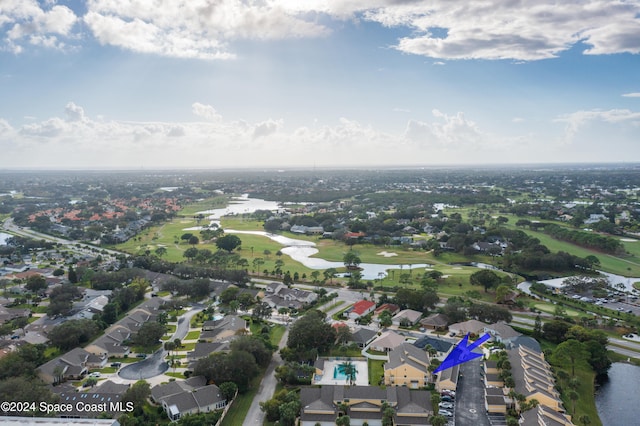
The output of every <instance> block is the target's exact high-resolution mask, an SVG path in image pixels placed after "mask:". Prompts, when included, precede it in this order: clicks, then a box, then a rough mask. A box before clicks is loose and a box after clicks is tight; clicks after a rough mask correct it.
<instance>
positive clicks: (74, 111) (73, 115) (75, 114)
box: [65, 102, 85, 121]
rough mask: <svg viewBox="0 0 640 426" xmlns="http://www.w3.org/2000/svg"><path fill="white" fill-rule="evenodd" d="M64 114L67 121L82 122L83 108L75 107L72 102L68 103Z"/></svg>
mask: <svg viewBox="0 0 640 426" xmlns="http://www.w3.org/2000/svg"><path fill="white" fill-rule="evenodd" d="M65 113H66V114H67V119H68V120H69V121H84V120H85V116H84V108H82V107H81V106H78V105H76V104H75V103H73V102H69V103H68V104H67V106H66V107H65Z"/></svg>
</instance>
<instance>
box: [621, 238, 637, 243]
mask: <svg viewBox="0 0 640 426" xmlns="http://www.w3.org/2000/svg"><path fill="white" fill-rule="evenodd" d="M620 241H624V242H625V243H635V242H636V241H638V240H634V239H633V238H620Z"/></svg>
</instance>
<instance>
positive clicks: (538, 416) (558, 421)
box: [520, 405, 574, 426]
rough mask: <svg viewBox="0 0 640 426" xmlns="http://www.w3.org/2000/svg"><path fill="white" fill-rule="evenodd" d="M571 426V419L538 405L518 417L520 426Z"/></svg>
mask: <svg viewBox="0 0 640 426" xmlns="http://www.w3.org/2000/svg"><path fill="white" fill-rule="evenodd" d="M549 425H553V426H573V425H574V423H573V422H572V421H571V417H570V416H568V415H566V414H564V413H559V412H557V411H554V410H551V409H549V408H548V407H545V406H544V405H538V406H537V407H534V408H532V409H531V410H529V411H525V412H524V413H522V415H521V416H520V426H549Z"/></svg>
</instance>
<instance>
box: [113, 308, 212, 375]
mask: <svg viewBox="0 0 640 426" xmlns="http://www.w3.org/2000/svg"><path fill="white" fill-rule="evenodd" d="M200 310H202V308H201V307H197V308H192V309H190V310H189V311H187V312H185V313H184V314H183V315H181V316H180V318H178V326H177V327H176V332H175V333H174V334H173V336H172V337H171V340H174V339H180V340H182V339H184V337H185V336H186V335H187V333H188V332H189V324H190V323H191V318H192V317H193V316H194V315H195V314H197V313H198V312H199V311H200ZM166 355H167V351H166V350H164V347H162V348H160V349H158V350H157V351H155V352H154V353H153V355H151V356H150V357H148V358H146V359H144V360H142V361H139V362H135V363H133V364H129V365H126V366H124V367H122V368H121V369H120V371H118V376H120V377H122V378H123V379H128V380H140V379H150V378H151V377H156V376H159V375H160V374H163V373H164V372H165V371H167V370H168V369H169V364H168V363H167V361H165V357H166Z"/></svg>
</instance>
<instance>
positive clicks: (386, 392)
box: [300, 385, 433, 426]
mask: <svg viewBox="0 0 640 426" xmlns="http://www.w3.org/2000/svg"><path fill="white" fill-rule="evenodd" d="M300 402H301V405H302V409H301V415H300V425H301V426H314V425H316V424H318V423H319V424H321V425H322V426H325V425H327V426H328V425H335V421H336V418H337V417H338V416H339V415H340V413H339V405H340V404H342V403H345V404H347V406H348V409H347V413H346V415H348V416H349V417H350V419H351V424H353V425H356V424H358V425H361V424H363V423H364V422H365V421H366V422H367V423H368V424H370V425H376V424H377V425H379V424H381V420H382V406H383V404H385V403H386V404H388V405H389V406H391V407H392V408H394V410H395V417H394V425H406V426H413V425H425V424H428V419H429V416H431V415H432V414H433V409H432V407H431V400H430V398H429V392H428V391H425V390H412V389H408V388H401V387H387V388H386V389H382V388H379V387H377V386H351V387H349V386H338V385H325V386H322V387H314V388H311V387H305V388H302V389H301V392H300Z"/></svg>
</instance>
